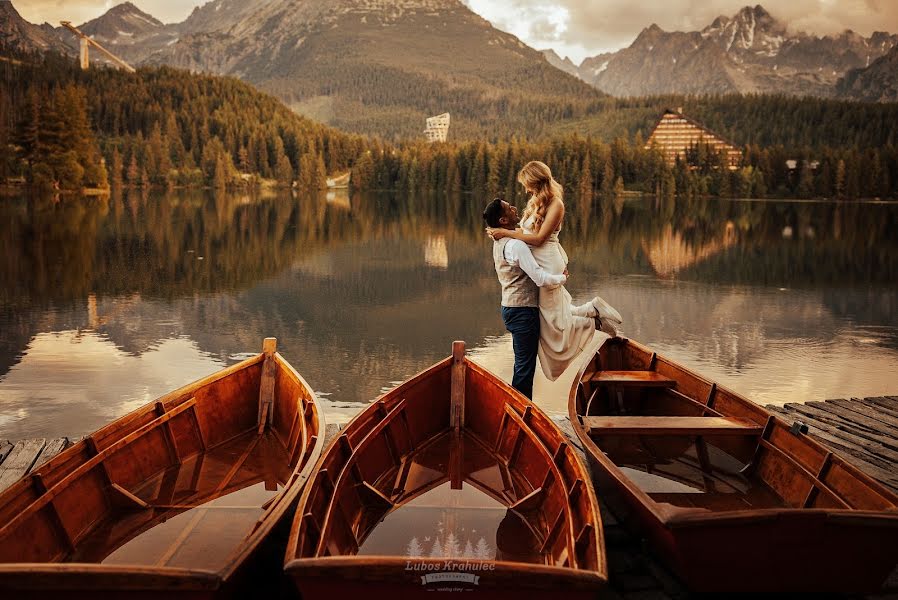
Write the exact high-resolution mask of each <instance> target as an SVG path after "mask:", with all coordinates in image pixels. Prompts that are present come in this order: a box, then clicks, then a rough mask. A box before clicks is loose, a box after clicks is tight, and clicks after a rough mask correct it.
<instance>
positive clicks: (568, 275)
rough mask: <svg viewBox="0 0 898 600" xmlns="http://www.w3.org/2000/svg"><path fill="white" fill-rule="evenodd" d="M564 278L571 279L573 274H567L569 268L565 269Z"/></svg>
mask: <svg viewBox="0 0 898 600" xmlns="http://www.w3.org/2000/svg"><path fill="white" fill-rule="evenodd" d="M564 276H565V277H567V278H568V279H570V278H571V274H570V273H568V272H567V267H565V269H564Z"/></svg>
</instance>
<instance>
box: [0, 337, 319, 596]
mask: <svg viewBox="0 0 898 600" xmlns="http://www.w3.org/2000/svg"><path fill="white" fill-rule="evenodd" d="M273 356H274V359H275V360H276V361H277V364H278V366H279V367H280V368H281V369H283V371H284V372H285V374H286V375H287V376H288V377H290V378H291V379H293V380H294V381H295V382H296V383H298V384H299V386H300V387H301V388H302V389H303V391H304V392H306V393H307V394H308V400H306V404H305V405H306V406H309V405H311V406H312V407H313V408H312V410H313V411H314V413H315V416H316V417H317V420H318V433H317V440H316V442H315V445H314V446H313V448H312V449H311V450H310V451H308V452H303V454H302V455H300V456H299V457H298V458H297V464H296V466H295V467H294V469H293V471H292V472H291V475H290V479H289V480H288V481H287V482H286V485H285V488H284V490H282V492H281V494H279V495H278V496H277V499H276V500H275V501H274V502H272V503H271V504H270V505H269V506H268V507H267V508H265V509H264V511H263V513H262V514H261V515H260V516H259V518H258V520H257V526H256V528H255V529H254V530H253V531H252V532H251V533H250V534H249V535H248V536H247V537H246V538H244V540H243V542H242V543H241V544H240V545H239V546H238V547H237V548H235V549H234V551H232V552H231V553H230V554H229V555H228V556H227V557H226V559H225V560H224V561H223V562H222V563H221V567H220V568H218V569H214V570H212V569H191V568H184V567H170V566H149V565H139V564H133V565H128V564H124V565H106V564H103V563H88V562H65V563H61V562H54V563H49V562H48V563H0V581H2V580H3V579H7V578H10V581H9V583H6V584H2V585H0V588H9V589H34V590H39V589H47V590H51V589H68V586H70V583H71V578H72V577H86V578H88V579H92V578H97V579H98V581H97V582H96V583H95V588H91V589H105V588H108V586H104V585H103V583H102V581H101V580H102V578H103V577H108V576H109V575H133V576H134V577H136V578H137V579H138V580H143V581H144V583H143V585H138V584H135V585H136V586H137V587H133V588H128V587H122V586H121V585H118V584H117V585H116V588H115V589H116V590H119V589H133V590H165V589H168V588H167V587H165V586H159V585H158V584H154V581H153V580H154V579H159V578H162V579H169V578H170V579H172V580H177V581H182V580H183V581H185V582H186V581H191V582H197V583H199V584H201V585H197V586H195V587H193V586H189V587H190V589H197V590H214V589H217V588H218V587H219V586H220V585H222V584H223V583H225V582H227V581H228V580H229V579H230V578H231V577H232V576H233V574H234V573H235V572H236V571H237V570H238V569H239V568H240V567H241V566H242V565H243V564H244V562H245V561H246V560H247V559H248V558H249V557H250V556H251V555H252V553H254V552H255V551H256V550H257V549H258V547H259V546H260V545H261V543H262V542H263V541H264V539H265V537H267V535H268V534H269V533H270V532H271V529H272V528H273V527H274V526H275V525H276V524H277V523H278V522H279V521H280V520H281V518H283V516H284V514H285V513H286V512H287V510H289V508H290V506H291V505H292V504H293V503H294V502H295V500H296V497H297V496H298V495H299V492H300V490H301V489H302V488H304V487H305V481H306V480H307V479H308V475H309V473H310V472H311V469H312V466H313V465H314V464H316V463H317V459H318V457H320V454H321V450H322V447H323V445H324V437H325V436H324V435H323V434H324V429H325V427H326V422H325V417H324V414H323V411H322V410H321V407H320V403H319V401H318V397H317V395H316V394H315V391H314V389H313V388H312V387H311V386H310V385H309V384H308V382H306V380H305V379H304V378H303V377H302V376H301V375H300V374H299V373H298V372H297V371H296V369H295V368H294V367H293V366H292V365H291V364H290V363H289V361H287V360H286V359H285V358H284V357H283V356H282V355H281V354H280V353H278V352H275V353H274V355H273ZM264 360H265V354H264V353H260V354H257V355H255V356H252V357H249V358H247V359H244V360H242V361H240V362H238V363H237V364H234V365H231V366H230V367H227V368H225V369H222V370H219V371H216V372H215V373H212V374H210V375H207V376H206V377H203V378H201V379H199V380H196V381H194V382H191V383H188V384H186V385H184V386H182V387H180V388H178V389H176V390H172V391H170V392H167V393H165V394H164V395H162V396H160V397H159V398H157V399H155V400H152V401H150V402H148V403H147V404H144V405H143V406H141V407H139V408H137V409H135V410H133V411H131V412H129V413H127V414H125V415H123V416H122V417H120V418H119V419H116V420H114V421H112V422H111V423H108V424H106V425H104V426H102V427H101V428H100V429H98V430H97V431H96V432H94V433H92V434H90V435H89V436H86V437H85V438H84V439H82V440H80V441H79V442H77V443H76V444H73V445H72V446H70V447H69V448H66V449H65V450H64V451H63V452H61V453H60V454H58V455H57V456H56V457H54V458H53V459H51V460H49V461H47V462H46V463H44V464H42V465H40V467H38V468H36V469H35V470H34V471H33V472H32V473H31V474H29V475H26V476H25V477H23V478H22V479H21V480H20V482H21V481H25V480H28V479H29V478H32V477H33V476H34V475H35V474H36V475H40V473H41V472H42V471H46V470H48V469H50V470H52V469H53V468H54V467H56V466H58V465H59V464H62V463H65V462H67V461H69V460H71V459H72V458H73V457H75V456H76V455H77V454H78V453H83V451H84V450H85V447H86V445H87V443H88V442H87V441H88V439H96V438H97V437H99V436H101V435H102V434H105V435H106V437H107V438H109V437H110V436H111V434H112V433H113V432H116V431H117V429H120V428H121V427H128V426H130V425H133V424H134V422H135V421H137V420H138V419H139V418H141V417H143V416H145V415H147V414H150V413H152V412H153V411H154V410H155V407H156V406H157V405H158V404H159V403H162V404H163V405H164V404H165V403H166V402H173V401H176V400H180V402H177V403H176V404H173V405H171V406H168V407H166V412H165V413H164V414H163V415H159V416H158V417H157V418H156V419H154V420H152V421H150V422H149V423H146V424H144V425H143V426H141V427H137V428H136V429H130V430H126V431H125V432H118V433H120V434H121V433H124V434H123V435H120V437H118V439H116V440H115V441H113V442H112V443H110V444H108V445H107V446H106V447H105V448H98V456H99V455H102V454H103V452H105V451H106V450H108V449H110V448H112V447H113V446H115V444H116V443H118V442H120V441H122V440H124V439H125V438H127V437H128V436H130V435H132V434H135V433H137V432H139V431H141V429H143V428H144V427H147V426H149V425H153V424H155V425H154V426H153V427H152V428H151V429H150V430H152V429H155V427H158V426H159V425H161V423H157V421H158V419H159V418H163V417H165V416H166V415H168V414H169V413H170V412H171V411H173V410H177V409H178V408H180V407H181V406H183V405H184V404H185V403H188V402H190V401H191V400H192V399H193V395H192V394H193V393H194V392H196V391H198V390H200V389H202V388H205V387H208V386H210V385H213V384H215V383H218V382H220V381H223V380H224V379H227V378H228V377H231V376H234V375H236V374H237V373H239V372H241V371H244V370H246V369H249V368H251V367H254V366H256V365H258V364H260V363H262V362H263V361H264ZM303 400H304V398H303V397H302V396H301V395H300V396H297V398H296V402H297V411H298V412H299V414H300V418H301V419H302V418H305V414H304V411H303V408H304V406H303ZM193 406H195V403H194V404H192V405H191V406H189V407H187V408H185V409H183V410H181V411H178V414H180V413H181V412H185V411H187V410H190V409H191V408H193ZM175 416H177V415H175ZM171 418H173V417H171ZM255 429H256V426H253V427H252V428H250V429H247V430H246V431H244V432H242V433H239V434H237V435H235V436H232V437H230V438H228V439H225V440H222V441H220V442H219V443H217V444H215V446H212V447H210V448H206V449H205V451H204V452H208V451H209V450H212V449H214V448H218V447H221V446H223V445H226V444H228V443H229V442H231V441H233V440H235V439H237V438H239V437H241V436H244V435H247V434H248V433H250V432H252V431H254V430H255ZM148 431H149V430H148ZM272 431H273V430H272ZM275 438H276V439H277V440H278V443H280V444H281V445H283V441H282V440H281V439H280V437H279V436H277V435H275ZM297 443H299V440H297ZM127 445H128V444H125V445H124V446H123V448H124V447H126V446H127ZM286 450H288V449H287V448H285V451H286ZM116 451H118V449H116ZM113 454H114V452H113ZM106 458H108V457H104V458H103V460H101V461H99V462H98V463H97V465H99V464H102V462H103V461H105V460H106ZM312 458H314V460H311V459H312ZM91 460H92V459H91V458H89V459H87V460H84V461H81V462H79V463H78V464H75V465H74V466H73V467H72V468H71V470H70V471H69V472H68V473H66V474H64V475H63V476H62V477H61V478H60V479H59V480H58V481H57V482H56V483H55V484H54V485H53V486H51V487H50V488H49V489H48V490H47V491H46V492H44V493H43V494H41V495H40V496H38V497H37V498H35V500H34V501H32V503H31V504H29V505H28V506H27V507H26V508H25V510H24V511H22V513H23V514H24V513H27V512H28V511H30V509H31V507H32V506H34V505H36V504H38V503H41V502H42V501H43V502H44V504H45V503H46V502H50V501H52V497H50V498H49V499H45V497H47V496H48V495H51V494H53V491H54V490H55V489H56V488H57V487H58V486H59V485H60V484H61V483H65V482H67V480H68V479H69V478H70V477H71V475H72V474H73V473H75V472H76V471H78V470H80V469H82V468H84V465H85V464H87V463H88V462H90V461H91ZM97 465H93V466H91V467H90V469H93V468H95V467H96V466H97ZM90 469H88V470H90ZM291 480H292V482H291ZM17 483H19V482H17ZM18 487H19V486H17V485H16V484H13V486H10V488H9V489H7V490H5V491H4V492H2V493H0V502H3V501H4V500H5V496H6V495H7V494H9V495H10V496H14V495H15V494H17V493H19V490H18V489H16V488H18ZM287 497H289V501H284V499H285V498H287ZM42 499H43V500H42ZM192 508H197V509H199V508H202V505H200V506H196V507H192ZM260 508H262V507H261V506H260ZM38 510H39V509H38ZM11 522H12V521H10V522H8V523H6V524H4V525H3V526H2V527H0V529H2V528H5V527H6V526H7V525H9V523H11ZM29 573H39V574H41V577H42V578H43V579H40V578H39V580H38V581H36V582H35V583H34V585H31V586H28V587H25V586H19V583H20V579H19V578H22V577H26V576H27V575H28V574H29ZM203 582H205V583H203ZM138 583H139V582H138Z"/></svg>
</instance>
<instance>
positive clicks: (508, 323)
mask: <svg viewBox="0 0 898 600" xmlns="http://www.w3.org/2000/svg"><path fill="white" fill-rule="evenodd" d="M483 220H484V221H486V224H487V225H488V226H490V227H492V228H503V229H515V228H516V227H517V226H518V221H520V218H519V217H518V209H517V208H516V207H514V206H512V205H510V204H509V203H508V202H505V201H503V200H500V199H499V198H496V199H495V200H493V201H492V202H490V203H489V204H487V206H486V209H485V210H484V211H483ZM493 261H494V262H495V263H496V275H498V276H499V283H500V284H501V285H502V320H503V321H504V322H505V328H506V329H507V330H508V331H509V332H511V340H512V346H513V348H514V377H513V378H512V381H511V385H512V386H513V387H514V388H515V389H516V390H518V391H519V392H521V393H522V394H524V395H525V396H527V397H528V398H530V399H531V400H532V399H533V375H534V373H535V372H536V353H537V349H538V348H539V288H540V287H542V286H544V285H564V284H565V283H566V282H567V271H565V274H563V275H553V274H551V273H547V272H546V271H545V269H543V268H542V267H540V266H539V265H538V264H537V262H536V259H535V258H533V254H532V253H531V252H530V247H529V246H527V244H525V243H524V242H522V241H520V240H515V239H512V238H502V239H501V240H498V241H494V242H493Z"/></svg>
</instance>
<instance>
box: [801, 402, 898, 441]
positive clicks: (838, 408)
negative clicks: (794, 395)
mask: <svg viewBox="0 0 898 600" xmlns="http://www.w3.org/2000/svg"><path fill="white" fill-rule="evenodd" d="M842 402H843V403H838V401H836V400H827V401H826V402H807V403H805V406H807V407H810V408H815V409H817V410H822V411H824V412H828V413H830V414H833V415H835V416H837V417H839V418H841V419H844V420H846V421H848V422H849V423H851V424H852V425H855V426H860V427H863V428H864V429H868V430H870V431H872V432H875V433H878V434H880V435H883V436H886V437H888V438H893V439H898V428H895V427H893V426H891V425H889V424H887V423H885V422H883V421H881V420H880V419H879V418H878V417H876V416H874V417H870V416H868V415H864V414H861V413H860V412H858V411H856V410H853V409H852V408H851V403H848V405H847V406H846V405H845V404H844V402H845V401H844V400H843V401H842Z"/></svg>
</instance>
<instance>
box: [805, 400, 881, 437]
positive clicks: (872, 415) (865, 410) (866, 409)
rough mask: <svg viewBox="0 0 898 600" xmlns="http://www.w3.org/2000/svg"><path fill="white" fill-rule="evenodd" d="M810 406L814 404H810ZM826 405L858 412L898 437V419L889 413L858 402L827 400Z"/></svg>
mask: <svg viewBox="0 0 898 600" xmlns="http://www.w3.org/2000/svg"><path fill="white" fill-rule="evenodd" d="M809 404H813V403H810V402H809ZM826 404H834V405H836V406H839V407H841V408H843V409H845V410H848V411H851V412H856V413H858V414H860V415H862V416H864V417H866V418H868V419H873V420H875V421H879V422H880V423H882V424H883V425H885V426H886V427H888V428H889V429H890V430H891V431H892V432H893V435H894V436H895V437H898V417H893V416H891V415H890V414H889V413H888V411H885V410H877V409H875V408H872V407H870V406H868V405H866V404H864V403H863V402H860V401H857V400H827V401H826Z"/></svg>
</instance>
